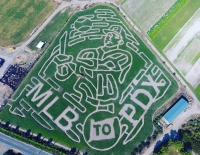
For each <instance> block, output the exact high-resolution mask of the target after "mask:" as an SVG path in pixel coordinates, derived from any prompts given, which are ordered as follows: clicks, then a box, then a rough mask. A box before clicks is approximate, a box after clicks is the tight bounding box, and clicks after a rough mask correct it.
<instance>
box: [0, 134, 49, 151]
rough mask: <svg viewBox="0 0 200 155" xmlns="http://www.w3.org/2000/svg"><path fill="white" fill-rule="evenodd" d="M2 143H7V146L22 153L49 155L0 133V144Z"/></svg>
mask: <svg viewBox="0 0 200 155" xmlns="http://www.w3.org/2000/svg"><path fill="white" fill-rule="evenodd" d="M1 143H4V144H6V145H8V147H9V148H14V149H17V150H19V151H21V152H22V153H23V154H24V155H36V154H37V155H50V154H49V153H47V152H45V151H42V150H40V149H37V148H35V147H33V146H31V145H28V144H26V143H23V142H20V141H18V140H16V139H13V138H11V137H9V136H7V135H4V134H2V133H0V144H1Z"/></svg>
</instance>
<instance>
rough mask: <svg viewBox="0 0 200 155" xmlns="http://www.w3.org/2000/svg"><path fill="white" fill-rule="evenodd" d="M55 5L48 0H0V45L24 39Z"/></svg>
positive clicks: (11, 43) (7, 44)
mask: <svg viewBox="0 0 200 155" xmlns="http://www.w3.org/2000/svg"><path fill="white" fill-rule="evenodd" d="M56 6H57V3H55V2H52V1H50V0H0V8H1V9H0V25H1V26H0V46H9V45H14V44H17V43H19V42H21V41H23V40H25V39H26V38H27V37H28V36H29V35H30V33H31V32H32V30H33V29H34V28H35V27H36V26H37V25H38V24H39V23H41V22H42V21H43V20H44V19H45V17H46V16H47V15H48V14H49V13H50V12H51V11H52V10H53V9H54V8H55V7H56Z"/></svg>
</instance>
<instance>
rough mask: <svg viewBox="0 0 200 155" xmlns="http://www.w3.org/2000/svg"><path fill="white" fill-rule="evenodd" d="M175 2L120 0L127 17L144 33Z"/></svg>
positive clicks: (164, 0)
mask: <svg viewBox="0 0 200 155" xmlns="http://www.w3.org/2000/svg"><path fill="white" fill-rule="evenodd" d="M175 2H176V0H167V1H166V0H158V1H155V0H139V1H138V0H127V1H124V0H121V4H122V8H123V10H124V11H125V12H126V14H127V15H128V16H129V18H130V19H131V20H132V21H133V22H134V23H135V24H136V25H137V26H138V27H139V28H140V29H141V30H142V31H143V32H144V33H146V32H147V31H148V30H149V29H150V28H151V27H152V26H153V25H154V24H155V23H156V22H157V21H158V20H159V19H160V18H161V17H162V16H163V15H164V14H165V13H166V12H167V11H168V10H169V8H170V7H171V6H172V5H173V4H174V3H175Z"/></svg>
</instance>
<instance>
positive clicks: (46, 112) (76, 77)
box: [0, 6, 178, 154]
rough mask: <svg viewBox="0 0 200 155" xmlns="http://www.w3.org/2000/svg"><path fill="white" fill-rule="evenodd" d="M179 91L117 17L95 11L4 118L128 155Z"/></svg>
mask: <svg viewBox="0 0 200 155" xmlns="http://www.w3.org/2000/svg"><path fill="white" fill-rule="evenodd" d="M177 88H178V86H177V83H176V82H175V80H174V79H173V78H172V77H171V75H170V74H169V73H168V72H167V71H166V70H165V69H164V68H163V67H162V65H161V64H160V63H159V62H158V61H157V59H156V58H155V56H154V55H153V54H152V53H151V52H150V50H149V49H148V48H147V47H146V46H145V45H144V44H143V43H142V42H141V40H140V39H139V38H138V37H137V36H136V35H135V34H134V32H133V31H132V30H131V29H130V28H129V27H128V26H127V25H126V23H125V22H124V20H123V19H122V17H121V16H120V15H119V14H118V12H117V11H116V10H115V9H114V8H112V7H108V6H96V7H93V8H91V9H89V10H86V11H83V12H81V13H76V14H75V15H74V16H73V17H72V18H71V19H70V20H69V21H68V24H67V25H66V27H65V28H64V29H63V30H62V31H61V33H60V35H59V36H58V38H57V39H56V40H55V41H54V42H53V44H52V46H51V47H50V48H49V49H48V50H47V51H46V53H45V54H44V55H43V56H42V58H41V59H40V60H39V62H38V63H37V64H36V66H35V67H34V69H32V70H31V72H30V74H28V76H27V77H26V79H25V81H24V82H23V83H22V84H21V85H20V87H19V88H18V90H17V91H16V93H15V94H14V95H13V97H12V101H10V102H9V103H8V105H7V107H6V108H5V109H4V111H3V112H2V113H1V116H0V117H1V119H3V120H5V121H10V122H13V123H14V124H16V125H19V126H22V127H23V128H26V129H30V128H31V129H32V131H34V132H36V133H42V135H45V136H47V137H49V138H53V140H55V141H58V142H59V143H61V144H64V145H67V146H70V147H74V146H75V147H77V149H79V150H82V151H88V152H89V153H91V154H102V151H103V152H104V153H106V154H111V153H114V154H129V153H130V152H131V151H132V150H133V148H134V146H136V145H138V143H139V142H140V140H145V139H146V138H147V136H149V135H150V134H151V133H152V131H153V126H152V115H153V113H154V111H155V110H156V109H157V108H158V107H159V106H161V105H162V104H163V103H164V102H165V101H166V100H167V99H168V98H170V97H171V96H172V95H173V94H174V93H175V92H176V90H177ZM149 110H150V111H149ZM8 111H9V113H10V114H9V115H7V113H8ZM146 117H148V120H145V118H146ZM30 121H31V122H30ZM147 128H148V130H146V129H147ZM144 129H145V131H146V133H147V134H144V132H143V131H144ZM142 132H143V133H142ZM141 133H142V134H144V135H143V137H142V138H141V137H139V136H141ZM138 137H139V139H140V140H138ZM130 146H132V147H130ZM119 147H120V150H119Z"/></svg>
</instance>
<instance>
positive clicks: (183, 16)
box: [152, 0, 200, 52]
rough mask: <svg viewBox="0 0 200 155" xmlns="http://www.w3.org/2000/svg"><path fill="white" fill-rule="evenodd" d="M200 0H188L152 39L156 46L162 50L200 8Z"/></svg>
mask: <svg viewBox="0 0 200 155" xmlns="http://www.w3.org/2000/svg"><path fill="white" fill-rule="evenodd" d="M199 7H200V1H198V0H188V1H187V3H186V5H185V6H183V8H182V9H181V10H180V11H179V12H178V13H177V14H176V15H174V17H173V18H172V19H171V20H170V21H169V23H168V24H167V25H166V26H165V27H164V28H163V29H162V30H161V31H160V32H159V33H158V34H157V35H156V36H155V37H154V38H153V39H152V42H153V43H154V45H155V47H156V48H157V49H158V50H159V51H160V52H162V50H163V49H164V48H165V46H167V44H168V43H169V42H170V41H171V40H172V39H173V37H174V36H175V35H176V34H177V33H178V31H179V30H180V29H181V28H182V27H183V25H184V24H185V23H186V22H187V21H188V20H189V19H190V18H191V16H192V15H193V14H194V13H195V12H196V11H197V10H198V9H199Z"/></svg>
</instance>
